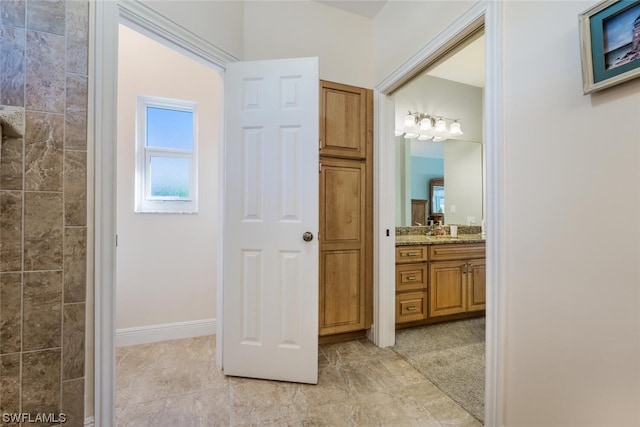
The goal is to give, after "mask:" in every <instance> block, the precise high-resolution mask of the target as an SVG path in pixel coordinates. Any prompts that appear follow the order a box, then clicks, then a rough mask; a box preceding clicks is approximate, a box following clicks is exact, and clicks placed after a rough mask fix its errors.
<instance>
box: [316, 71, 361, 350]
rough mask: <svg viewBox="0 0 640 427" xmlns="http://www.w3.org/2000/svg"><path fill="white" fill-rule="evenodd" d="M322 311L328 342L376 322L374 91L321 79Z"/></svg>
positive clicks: (322, 333) (321, 327)
mask: <svg viewBox="0 0 640 427" xmlns="http://www.w3.org/2000/svg"><path fill="white" fill-rule="evenodd" d="M319 146H320V167H319V169H320V233H319V235H318V240H319V242H320V289H319V291H320V295H319V297H320V307H319V331H318V332H319V335H320V337H321V339H322V340H324V342H328V341H331V340H334V339H335V340H337V339H342V338H344V337H346V335H348V334H362V335H364V334H365V331H366V329H368V328H370V327H371V323H372V320H373V163H372V160H373V91H372V90H370V89H364V88H359V87H354V86H348V85H343V84H339V83H333V82H327V81H320V141H319Z"/></svg>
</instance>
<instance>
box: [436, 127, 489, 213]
mask: <svg viewBox="0 0 640 427" xmlns="http://www.w3.org/2000/svg"><path fill="white" fill-rule="evenodd" d="M483 182H484V171H483V169H482V144H481V143H479V142H467V141H459V140H449V141H445V142H444V187H445V191H444V200H445V209H446V213H445V215H444V219H445V223H446V224H467V217H473V218H474V221H475V222H474V224H476V225H480V224H481V222H482V215H483V213H482V183H483ZM453 206H455V213H454V212H453V210H454V209H453Z"/></svg>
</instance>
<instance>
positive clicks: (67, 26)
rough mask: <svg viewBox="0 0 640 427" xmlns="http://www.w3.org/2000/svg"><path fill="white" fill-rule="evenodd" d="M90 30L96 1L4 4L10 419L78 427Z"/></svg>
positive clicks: (1, 365) (0, 360)
mask: <svg viewBox="0 0 640 427" xmlns="http://www.w3.org/2000/svg"><path fill="white" fill-rule="evenodd" d="M88 24H89V3H88V1H79V0H2V1H0V104H1V105H2V106H3V107H0V122H2V145H1V149H0V390H1V393H0V413H7V412H9V413H11V412H15V413H20V412H22V413H24V412H28V413H32V414H36V413H59V412H64V413H66V415H67V422H66V424H65V425H68V426H83V425H84V384H85V366H84V361H85V324H86V323H85V312H86V310H85V303H86V300H85V296H86V292H85V290H86V272H87V267H86V266H87V99H88V93H87V91H88V84H87V82H88V79H87V78H88V63H87V58H88V31H89V28H88ZM16 117H21V119H22V122H20V119H16ZM16 120H17V121H16ZM16 123H17V124H16ZM1 423H2V420H0V425H4V424H1ZM28 424H29V425H31V424H32V423H28ZM12 425H16V424H12ZM35 425H37V424H35Z"/></svg>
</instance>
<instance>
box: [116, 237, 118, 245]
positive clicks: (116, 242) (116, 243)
mask: <svg viewBox="0 0 640 427" xmlns="http://www.w3.org/2000/svg"><path fill="white" fill-rule="evenodd" d="M117 247H118V235H117V234H116V248H117Z"/></svg>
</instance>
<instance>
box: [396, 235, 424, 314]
mask: <svg viewBox="0 0 640 427" xmlns="http://www.w3.org/2000/svg"><path fill="white" fill-rule="evenodd" d="M427 260H428V252H427V247H426V246H399V247H396V325H398V324H403V323H408V322H416V321H420V320H425V319H426V318H427V284H428V269H427Z"/></svg>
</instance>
